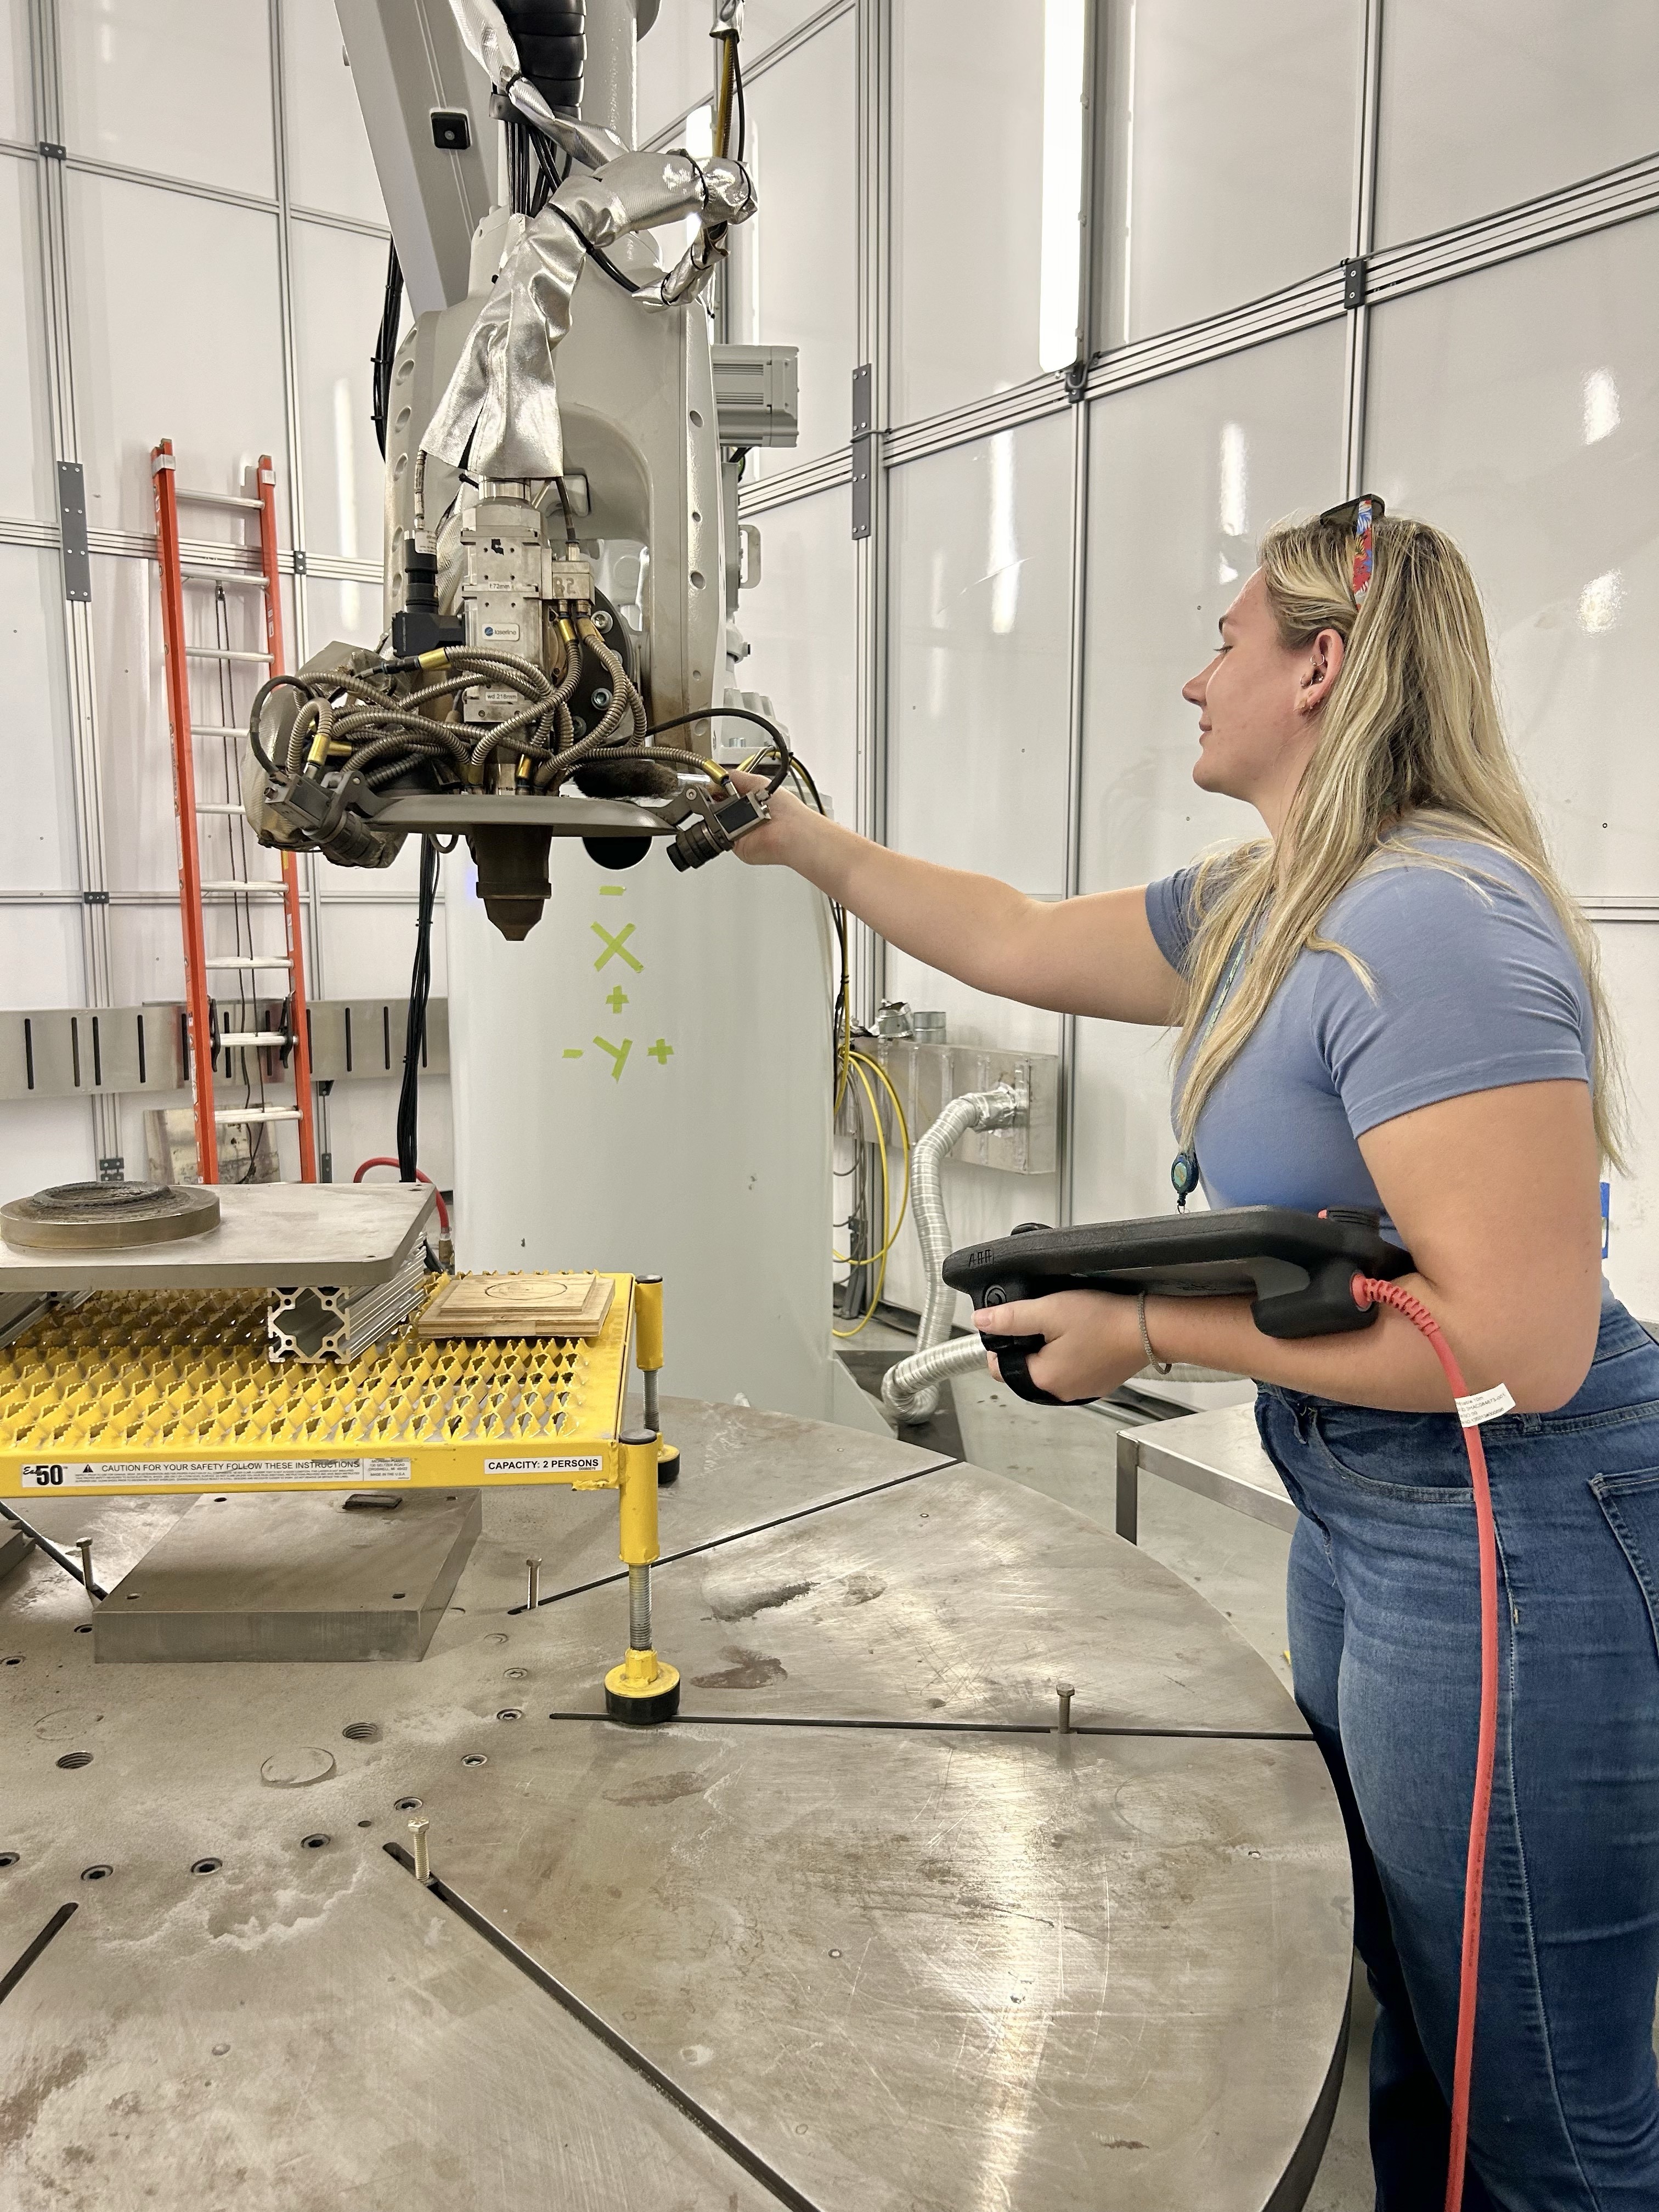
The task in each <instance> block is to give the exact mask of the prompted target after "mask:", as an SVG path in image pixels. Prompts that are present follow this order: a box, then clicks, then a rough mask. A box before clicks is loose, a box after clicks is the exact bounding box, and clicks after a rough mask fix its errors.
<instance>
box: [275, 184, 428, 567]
mask: <svg viewBox="0 0 1659 2212" xmlns="http://www.w3.org/2000/svg"><path fill="white" fill-rule="evenodd" d="M291 239H292V256H291V266H292V269H293V272H294V338H295V356H296V359H297V364H298V372H299V402H300V451H301V455H302V457H303V459H302V467H303V470H304V474H305V484H304V490H305V538H306V550H307V552H317V553H327V554H334V555H337V556H340V557H341V558H343V559H344V560H348V561H374V562H379V561H380V555H381V539H382V535H383V531H384V524H383V520H382V516H383V511H384V507H385V497H386V470H385V466H384V465H383V463H382V462H381V459H380V447H378V446H377V445H376V443H375V440H374V422H373V421H372V420H371V419H370V414H369V401H370V395H371V387H372V384H373V377H372V374H371V370H370V366H369V355H370V352H371V350H372V349H373V346H374V333H375V331H376V330H377V329H378V327H379V325H380V305H381V301H382V299H383V297H384V294H385V289H386V244H385V241H384V240H381V239H378V238H366V237H364V235H363V234H362V232H361V231H352V230H334V229H331V228H327V227H325V225H324V224H321V223H315V222H295V225H294V227H293V230H292V233H291ZM405 319H407V318H406V317H405Z"/></svg>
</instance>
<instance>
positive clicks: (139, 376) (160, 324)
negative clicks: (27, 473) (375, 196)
mask: <svg viewBox="0 0 1659 2212" xmlns="http://www.w3.org/2000/svg"><path fill="white" fill-rule="evenodd" d="M66 182H67V185H68V194H67V199H68V221H69V252H70V317H71V330H72V334H73V340H74V345H75V374H76V410H77V412H78V416H79V420H80V429H81V446H82V460H83V461H84V462H85V465H86V471H87V517H88V522H89V523H90V525H91V526H92V527H93V528H94V530H129V531H145V532H150V531H154V529H155V496H154V492H153V489H152V486H151V481H150V467H149V456H150V449H151V447H153V446H154V445H155V442H156V441H157V440H158V439H161V438H164V437H171V438H172V440H173V447H174V450H175V452H176V453H177V455H178V459H179V481H180V483H184V484H186V485H190V486H191V487H193V488H194V489H197V490H201V491H236V492H240V491H245V490H246V489H247V477H246V472H247V471H248V470H249V469H250V468H252V466H253V465H254V464H255V463H256V462H257V460H258V457H259V455H260V454H261V453H272V454H274V455H276V457H277V459H278V464H279V465H278V467H277V471H276V479H277V483H276V502H277V520H278V526H279V527H280V528H281V529H283V532H284V533H286V529H287V524H286V520H285V517H286V514H287V507H288V489H287V484H286V483H285V481H284V478H285V474H286V471H285V469H284V467H283V465H281V457H282V455H283V447H284V442H285V422H284V408H283V332H282V317H281V313H280V309H279V304H278V295H277V283H276V217H275V216H269V215H264V214H261V213H260V212H259V211H258V210H255V209H251V208H242V207H235V206H231V205H228V204H224V203H221V202H215V201H210V200H204V199H195V198H191V197H189V196H188V195H187V194H185V193H183V192H174V191H159V190H156V189H155V188H154V187H152V186H149V185H136V184H129V183H126V182H125V181H123V180H121V179H116V178H110V177H98V176H88V175H82V174H79V173H73V172H72V173H70V176H69V178H68V179H66ZM169 270H171V271H174V272H176V281H169V280H168V277H167V273H166V272H167V271H169ZM192 271H194V272H196V275H197V282H196V283H191V281H190V277H191V272H192ZM204 272H210V283H208V284H207V285H206V288H205V289H204V283H203V282H202V281H201V280H202V278H203V275H204ZM378 306H379V301H378V295H377V297H376V299H375V301H374V304H373V305H372V306H371V307H370V311H369V319H368V325H366V329H365V334H364V336H363V337H362V347H363V350H364V352H365V354H367V352H368V349H369V348H370V347H371V346H372V344H373V343H374V321H375V319H376V313H377V310H378ZM185 532H186V535H188V536H191V537H195V538H216V539H224V540H234V539H235V538H239V537H240V535H241V534H242V532H241V524H240V518H238V517H236V516H234V515H229V514H215V513H211V512H210V511H209V510H205V509H202V508H197V510H195V512H194V513H192V514H191V515H190V517H189V518H188V520H186V522H185Z"/></svg>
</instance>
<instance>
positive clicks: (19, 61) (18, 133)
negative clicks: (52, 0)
mask: <svg viewBox="0 0 1659 2212" xmlns="http://www.w3.org/2000/svg"><path fill="white" fill-rule="evenodd" d="M39 137H40V132H39V131H37V130H36V129H35V127H34V94H33V87H32V84H31V82H30V75H29V13H28V9H27V8H26V7H23V6H22V5H21V0H12V4H11V5H10V6H9V7H8V8H6V9H4V10H3V11H0V138H17V139H21V141H22V142H23V143H24V144H25V145H29V146H32V145H33V143H35V141H36V139H38V138H39Z"/></svg>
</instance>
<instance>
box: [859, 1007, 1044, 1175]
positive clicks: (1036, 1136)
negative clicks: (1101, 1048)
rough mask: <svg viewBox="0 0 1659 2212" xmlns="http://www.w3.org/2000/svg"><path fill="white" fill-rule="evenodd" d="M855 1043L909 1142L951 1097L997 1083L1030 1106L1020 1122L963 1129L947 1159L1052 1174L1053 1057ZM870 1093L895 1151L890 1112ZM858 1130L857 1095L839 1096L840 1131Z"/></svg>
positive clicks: (873, 1040) (988, 1048) (899, 1042)
mask: <svg viewBox="0 0 1659 2212" xmlns="http://www.w3.org/2000/svg"><path fill="white" fill-rule="evenodd" d="M855 1042H856V1044H857V1048H858V1049H859V1051H860V1052H861V1053H864V1054H866V1055H867V1056H868V1057H869V1058H870V1059H872V1060H879V1061H880V1063H881V1065H882V1066H883V1067H884V1068H885V1069H886V1071H887V1075H888V1079H889V1081H890V1083H891V1084H892V1086H893V1088H894V1090H895V1091H897V1093H898V1095H899V1098H900V1101H901V1103H902V1105H903V1108H904V1118H905V1121H906V1122H907V1123H908V1126H909V1131H910V1140H911V1142H912V1143H913V1144H914V1143H915V1139H917V1138H918V1137H919V1136H921V1133H922V1132H923V1130H925V1129H926V1128H927V1127H929V1126H930V1125H931V1124H932V1123H933V1122H934V1121H937V1120H938V1119H939V1115H941V1114H942V1113H943V1112H944V1110H945V1107H946V1106H947V1105H948V1104H949V1103H950V1102H951V1099H953V1098H960V1097H963V1096H965V1094H966V1093H968V1092H969V1091H994V1090H995V1089H996V1087H997V1085H999V1084H1000V1083H1007V1084H1012V1085H1013V1086H1014V1087H1015V1089H1017V1090H1018V1089H1022V1088H1023V1089H1024V1091H1025V1092H1026V1093H1027V1095H1028V1096H1029V1097H1030V1102H1031V1103H1030V1110H1029V1112H1028V1113H1027V1115H1025V1117H1024V1120H1023V1121H1020V1122H1018V1123H1016V1124H1015V1126H1014V1127H1012V1128H1010V1129H970V1130H969V1133H968V1134H967V1135H966V1136H965V1137H963V1139H962V1140H961V1142H960V1143H959V1144H958V1145H957V1148H956V1150H955V1151H954V1152H952V1153H951V1158H952V1159H953V1160H961V1161H963V1162H964V1163H966V1164H968V1165H969V1166H970V1167H981V1168H1001V1169H1004V1170H1006V1171H1007V1172H1008V1173H1010V1174H1012V1175H1052V1174H1053V1173H1054V1149H1055V1132H1056V1126H1057V1121H1058V1102H1059V1097H1060V1060H1059V1058H1058V1056H1057V1055H1056V1054H1054V1053H1048V1052H1018V1051H1016V1050H1014V1049H1013V1048H1012V1047H1000V1046H996V1045H977V1044H915V1043H913V1042H910V1041H909V1040H908V1039H901V1038H898V1037H860V1038H858V1039H857V1040H856V1041H855ZM876 1090H877V1096H878V1099H879V1101H880V1106H881V1112H882V1116H883V1121H882V1127H883V1128H884V1132H885V1133H886V1136H887V1139H888V1142H889V1143H890V1144H892V1145H898V1144H900V1143H901V1142H902V1139H901V1137H900V1134H899V1130H898V1127H897V1124H896V1121H895V1120H894V1117H893V1113H892V1108H891V1106H890V1103H889V1101H888V1099H887V1096H886V1093H885V1092H884V1091H882V1089H881V1086H880V1085H877V1086H876ZM849 1091H850V1086H849ZM863 1126H864V1111H863V1099H862V1096H861V1095H860V1097H859V1099H858V1100H857V1101H856V1102H855V1101H854V1100H853V1099H852V1098H851V1097H847V1098H843V1100H842V1110H841V1116H840V1121H839V1127H840V1129H841V1132H842V1134H843V1135H853V1134H856V1133H860V1132H861V1131H862V1129H863Z"/></svg>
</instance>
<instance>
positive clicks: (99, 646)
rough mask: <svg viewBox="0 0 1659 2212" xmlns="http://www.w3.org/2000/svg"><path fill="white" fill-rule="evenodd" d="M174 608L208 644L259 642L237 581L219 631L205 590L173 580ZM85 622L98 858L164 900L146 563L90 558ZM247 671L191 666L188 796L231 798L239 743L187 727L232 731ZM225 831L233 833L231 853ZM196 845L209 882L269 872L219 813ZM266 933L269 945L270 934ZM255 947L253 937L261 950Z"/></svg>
mask: <svg viewBox="0 0 1659 2212" xmlns="http://www.w3.org/2000/svg"><path fill="white" fill-rule="evenodd" d="M263 619H264V617H263V603H262V601H261V599H260V597H259V595H258V593H257V592H252V591H248V590H246V589H245V588H243V587H241V586H229V587H228V589H227V591H226V595H225V621H224V626H223V629H220V627H219V624H218V621H217V617H216V606H215V593H214V592H213V589H212V587H211V586H200V585H196V584H190V585H187V586H185V627H186V629H187V632H188V634H189V635H190V637H191V640H192V641H193V642H197V643H201V644H214V643H216V642H217V641H219V639H220V638H221V637H223V638H224V640H225V641H227V642H228V643H229V644H230V645H231V646H233V647H236V648H238V649H243V648H246V649H253V648H257V647H259V646H261V645H262V644H263V642H264V640H263V637H262V635H261V630H262V627H263ZM92 621H93V638H94V672H95V681H96V694H95V703H96V711H97V722H98V744H99V758H100V767H101V775H102V781H103V792H104V816H105V823H104V856H105V866H106V873H107V876H108V880H109V884H110V887H111V889H112V890H116V891H165V892H167V893H168V894H169V895H170V896H171V895H172V894H173V893H174V892H175V890H176V888H177V884H178V878H179V835H178V824H177V819H176V817H175V815H174V812H173V751H172V736H171V732H170V729H169V726H168V722H167V690H166V679H165V674H164V670H163V665H162V656H161V612H160V599H159V587H158V582H157V576H156V571H155V566H154V564H153V563H152V562H149V561H135V560H131V559H114V558H94V562H93V599H92ZM258 673H259V671H257V670H250V669H247V668H246V667H242V668H238V669H236V670H235V671H234V673H233V672H232V671H231V670H230V669H228V668H226V667H225V666H223V665H220V664H215V663H213V662H197V663H196V664H195V665H193V667H192V669H191V717H192V720H193V722H194V723H195V725H196V726H197V731H198V734H197V738H196V744H195V761H196V776H197V798H198V799H200V800H201V801H203V802H204V803H209V802H215V801H224V800H229V799H237V798H239V797H240V780H239V771H238V769H237V760H238V757H239V756H240V745H239V744H236V743H234V742H233V741H230V740H228V739H224V738H214V737H208V736H204V735H201V734H199V732H200V730H201V729H203V728H204V727H206V726H237V727H240V725H241V724H242V723H243V722H244V721H245V720H246V714H247V709H248V708H249V706H250V705H251V704H252V698H253V693H254V690H255V688H256V683H257V680H258ZM233 839H234V840H235V841H236V843H235V846H234V850H233V844H232V840H233ZM201 850H202V860H203V872H204V875H206V876H207V877H209V878H210V879H222V878H225V877H227V876H228V875H229V874H231V873H233V872H234V873H236V874H238V875H249V876H253V877H264V876H269V875H271V874H273V873H274V872H275V869H274V866H273V862H272V859H271V856H270V855H268V854H264V853H263V852H261V851H260V850H259V849H258V848H257V847H256V846H254V845H253V843H252V840H251V839H245V838H244V837H243V834H242V832H241V831H240V829H239V828H238V827H237V825H235V824H234V823H229V822H228V821H226V820H224V819H222V818H217V819H216V818H214V817H206V818H204V821H203V822H202V823H201ZM233 863H234V866H233ZM270 941H273V942H274V938H273V939H271V940H270ZM266 943H267V939H264V938H263V937H262V938H261V939H260V940H259V949H260V950H261V951H263V950H264V949H265V945H266Z"/></svg>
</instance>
